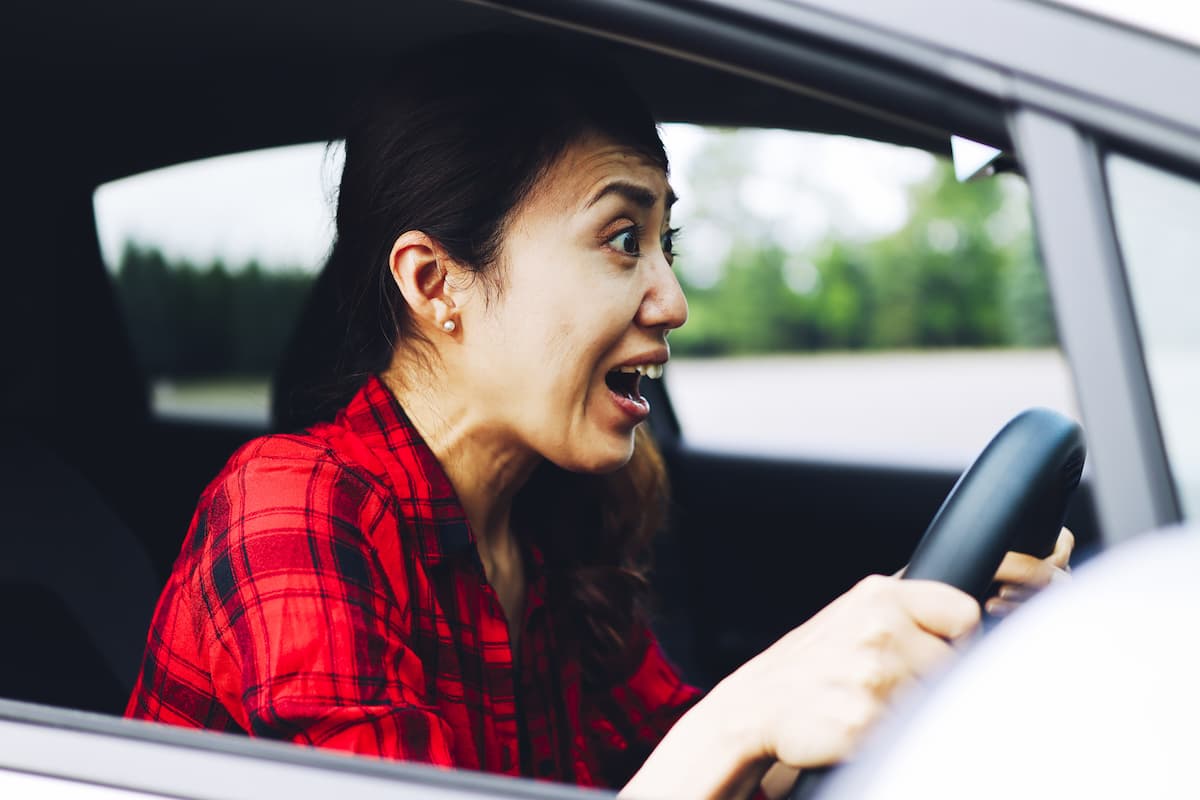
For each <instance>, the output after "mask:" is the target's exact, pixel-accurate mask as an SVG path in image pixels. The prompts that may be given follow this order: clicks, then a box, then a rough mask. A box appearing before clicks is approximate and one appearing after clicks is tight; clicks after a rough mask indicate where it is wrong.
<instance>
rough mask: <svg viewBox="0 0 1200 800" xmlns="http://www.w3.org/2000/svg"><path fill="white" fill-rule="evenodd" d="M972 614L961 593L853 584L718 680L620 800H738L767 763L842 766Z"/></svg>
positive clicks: (973, 621) (877, 579) (924, 584)
mask: <svg viewBox="0 0 1200 800" xmlns="http://www.w3.org/2000/svg"><path fill="white" fill-rule="evenodd" d="M979 614H980V611H979V604H978V603H976V602H975V600H974V599H973V598H972V597H970V596H969V595H967V594H965V593H963V592H960V591H959V590H957V589H954V588H952V587H950V586H947V585H945V584H940V583H935V582H932V581H917V580H914V581H902V580H899V579H897V578H891V577H884V576H881V575H872V576H870V577H868V578H864V579H863V580H862V581H860V582H859V583H858V584H857V585H855V586H854V587H853V588H852V589H850V591H848V592H846V593H845V594H844V595H842V596H841V597H839V598H838V599H837V600H835V601H833V602H832V603H830V604H829V605H828V606H826V607H825V608H824V609H822V610H821V611H820V612H819V613H818V614H816V615H815V616H814V617H813V618H812V619H810V620H809V621H808V622H806V623H804V624H803V625H801V626H800V627H798V628H796V629H795V630H793V631H791V632H790V633H788V634H786V635H785V636H784V637H783V638H781V639H780V640H779V641H777V642H776V643H775V644H773V645H771V646H770V647H769V648H767V649H766V650H764V651H763V652H762V653H760V654H759V655H757V656H755V657H754V658H753V659H751V660H750V661H748V662H746V664H744V665H743V666H742V667H741V668H740V669H738V670H737V671H736V672H734V673H733V674H732V675H730V676H729V677H727V678H726V679H725V680H723V681H721V683H719V684H718V685H717V686H716V687H715V688H714V689H713V690H712V691H711V692H709V693H708V695H707V696H706V697H705V698H704V699H703V700H701V701H700V702H699V703H698V704H697V705H696V706H695V707H694V708H692V710H691V711H689V712H688V713H687V714H685V715H684V716H683V717H682V718H681V719H680V720H679V722H678V723H676V724H675V726H674V727H673V728H672V729H671V730H670V732H669V733H668V734H667V736H666V738H665V739H663V741H662V743H661V744H660V745H659V746H658V748H657V749H655V751H654V752H653V753H652V754H651V755H650V758H649V759H647V761H646V763H645V765H644V766H643V767H642V769H641V770H640V771H639V772H638V774H637V775H636V776H634V778H633V780H632V781H631V782H630V783H629V784H628V785H627V786H626V787H625V791H624V792H623V793H622V794H623V795H624V796H629V797H744V796H745V795H746V794H748V793H749V791H750V789H752V788H753V787H755V786H757V785H758V782H759V781H760V780H761V779H762V777H763V774H764V773H765V772H766V770H767V768H768V767H769V766H770V765H771V764H772V763H773V762H775V761H779V762H782V763H783V764H786V765H788V766H791V767H797V768H801V769H803V768H806V767H814V766H819V765H824V764H831V763H834V762H837V761H840V760H842V759H844V758H845V757H846V756H847V755H849V754H850V753H851V752H852V751H853V750H854V749H855V747H856V746H857V745H858V743H859V740H860V739H861V737H862V736H863V734H864V733H865V732H866V731H867V730H868V729H869V728H870V727H871V725H872V723H874V722H875V720H876V719H878V718H879V716H880V715H881V714H882V713H883V712H884V710H885V709H886V708H887V707H888V706H889V704H890V703H891V701H892V699H893V698H894V696H895V694H896V692H897V691H898V690H900V689H901V688H902V687H904V686H906V685H907V684H910V683H912V682H913V681H914V680H917V679H919V678H921V677H922V676H924V675H927V674H928V673H929V672H930V671H931V670H932V669H934V668H935V667H936V666H937V665H938V664H940V663H941V662H942V661H943V660H945V659H946V658H947V657H948V656H949V655H950V654H951V653H952V652H953V649H952V646H951V643H952V642H953V641H954V640H956V639H959V638H961V637H963V636H965V635H966V634H968V633H970V632H971V631H972V630H974V629H975V627H976V626H977V625H978V623H979Z"/></svg>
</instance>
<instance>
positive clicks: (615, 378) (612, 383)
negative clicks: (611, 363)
mask: <svg viewBox="0 0 1200 800" xmlns="http://www.w3.org/2000/svg"><path fill="white" fill-rule="evenodd" d="M641 380H642V374H641V373H640V372H637V371H632V372H626V371H624V370H623V369H614V370H613V371H612V372H609V373H608V374H607V375H605V376H604V382H605V383H606V384H608V388H609V389H610V390H612V393H613V394H615V395H617V396H618V397H624V398H627V399H629V400H632V401H633V402H635V403H636V402H638V401H640V400H641V399H642V393H641V391H640V390H639V389H638V386H639V384H640V383H641Z"/></svg>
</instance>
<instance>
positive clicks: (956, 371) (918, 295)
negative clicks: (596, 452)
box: [664, 125, 1078, 468]
mask: <svg viewBox="0 0 1200 800" xmlns="http://www.w3.org/2000/svg"><path fill="white" fill-rule="evenodd" d="M664 138H665V140H666V144H667V148H668V153H669V155H670V156H671V159H672V166H671V169H672V173H671V179H672V184H673V185H674V187H675V189H676V192H677V193H678V194H679V196H680V201H679V203H678V204H677V206H676V208H675V211H674V214H673V223H675V224H678V225H679V226H680V227H681V229H682V230H681V233H680V235H679V237H678V242H677V247H676V250H677V252H678V258H677V259H676V268H677V272H678V275H679V277H680V281H681V282H682V283H683V285H684V288H685V290H686V292H687V296H688V300H689V305H690V318H689V320H688V323H687V324H686V325H685V326H684V327H683V328H681V329H680V330H678V331H674V332H672V334H671V347H672V356H671V363H670V365H669V366H668V368H667V371H666V381H667V387H668V390H669V393H670V397H671V401H672V405H673V407H674V409H675V411H676V415H677V416H678V418H679V421H680V427H681V430H682V434H683V436H684V438H685V440H686V441H688V442H689V443H690V444H692V445H696V446H700V447H704V448H712V449H720V450H731V451H738V452H754V453H763V454H768V453H770V454H783V455H788V456H800V457H814V458H822V459H825V458H829V459H834V460H856V461H862V460H864V459H867V460H872V461H879V462H890V463H896V464H902V465H914V464H915V465H927V466H936V467H945V466H951V467H957V468H961V467H963V466H965V465H966V464H967V463H969V461H970V459H971V458H972V457H973V456H974V455H975V454H976V453H977V452H978V451H979V449H980V448H981V447H982V446H983V445H984V444H986V442H987V441H988V439H989V438H990V437H991V436H992V435H993V434H994V433H995V432H996V431H997V430H998V429H999V428H1000V426H1001V425H1003V423H1004V422H1006V421H1007V420H1008V419H1009V418H1010V417H1012V416H1013V415H1015V414H1016V413H1018V412H1019V411H1021V410H1023V409H1025V408H1028V407H1030V406H1048V407H1051V408H1054V409H1057V410H1060V411H1063V412H1064V413H1067V414H1069V415H1071V416H1076V417H1077V416H1078V413H1077V412H1076V410H1075V408H1076V406H1075V402H1074V394H1073V390H1072V386H1071V382H1070V378H1069V375H1068V372H1067V369H1066V366H1065V362H1064V359H1063V357H1062V354H1061V352H1060V350H1059V348H1058V345H1057V338H1056V333H1055V327H1054V320H1053V317H1052V313H1051V306H1050V302H1049V297H1048V292H1047V288H1046V283H1045V279H1044V275H1043V272H1042V268H1041V265H1040V263H1039V261H1038V259H1037V256H1036V248H1035V246H1034V240H1033V233H1032V225H1031V222H1030V211H1029V201H1028V196H1027V192H1026V187H1025V184H1024V182H1023V180H1022V179H1021V178H1019V177H1017V176H1015V175H1000V176H996V177H991V178H986V179H982V180H979V181H973V182H970V183H959V182H958V181H957V180H956V179H955V177H954V171H953V167H952V165H951V163H950V162H949V160H948V159H946V158H942V157H939V156H934V155H931V154H930V153H927V152H925V151H922V150H916V149H911V148H905V147H899V146H896V145H891V144H883V143H880V142H874V141H867V140H862V139H854V138H850V137H845V136H834V135H824V134H815V133H797V132H789V131H776V130H750V129H745V130H722V129H712V128H699V127H694V126H687V125H667V126H664Z"/></svg>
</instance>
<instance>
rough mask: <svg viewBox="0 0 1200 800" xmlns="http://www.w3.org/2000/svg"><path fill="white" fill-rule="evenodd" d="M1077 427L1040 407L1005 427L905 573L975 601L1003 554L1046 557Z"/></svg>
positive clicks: (1079, 451) (814, 783)
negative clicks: (945, 584)
mask: <svg viewBox="0 0 1200 800" xmlns="http://www.w3.org/2000/svg"><path fill="white" fill-rule="evenodd" d="M1085 455H1086V449H1085V447H1084V442H1083V430H1082V429H1081V428H1080V427H1079V425H1078V424H1077V423H1076V422H1074V421H1073V420H1071V419H1068V418H1067V417H1064V416H1063V415H1062V414H1059V413H1057V412H1055V411H1050V410H1049V409H1045V408H1033V409H1029V410H1027V411H1023V412H1021V413H1020V414H1018V415H1017V416H1016V417H1014V418H1013V419H1012V420H1010V421H1009V422H1008V424H1006V425H1005V426H1004V427H1003V428H1001V429H1000V432H999V433H997V434H996V436H995V437H994V438H993V439H992V441H991V442H989V443H988V446H987V447H985V448H984V450H983V452H982V453H980V454H979V457H978V458H977V459H975V463H973V464H972V465H971V466H970V467H968V468H967V471H966V472H964V473H963V474H962V477H960V478H959V479H958V483H956V484H955V485H954V488H953V489H951V490H950V494H948V495H947V496H946V499H945V501H944V502H943V503H942V507H941V508H940V509H938V512H937V514H936V515H934V518H933V521H932V522H931V523H930V524H929V527H928V528H927V529H926V531H925V535H924V536H922V537H921V541H920V543H919V544H918V545H917V549H916V550H915V551H913V555H912V560H911V561H910V562H909V565H908V567H907V568H906V569H905V570H904V578H905V579H908V580H915V579H924V580H935V581H941V582H943V583H948V584H950V585H951V586H954V587H956V588H958V589H961V590H963V591H964V592H966V593H967V594H969V595H971V596H972V597H974V598H975V599H976V600H978V601H979V602H980V603H982V602H983V601H984V600H985V599H986V598H987V595H988V593H989V589H990V588H991V585H992V576H993V575H995V574H996V570H997V569H998V568H999V566H1000V562H1001V561H1002V560H1003V559H1004V554H1005V553H1007V552H1008V551H1009V550H1016V551H1018V552H1022V553H1028V554H1029V555H1032V556H1035V557H1037V558H1045V557H1046V556H1048V555H1050V553H1051V552H1053V550H1054V544H1055V542H1056V541H1057V540H1058V532H1059V530H1060V529H1061V528H1062V524H1063V519H1064V518H1065V516H1066V511H1067V503H1068V502H1069V501H1070V499H1071V496H1072V494H1073V493H1074V492H1075V488H1076V487H1077V486H1079V477H1080V475H1081V474H1082V472H1083V461H1084V458H1085ZM832 769H833V767H820V768H816V769H806V770H804V771H803V772H801V773H800V777H799V778H798V779H797V781H796V785H795V786H794V787H793V788H792V792H791V794H790V795H789V800H809V798H812V797H814V796H815V793H816V792H817V790H818V788H819V787H820V786H821V785H823V784H824V782H825V779H826V778H827V777H828V775H829V773H830V771H831V770H832Z"/></svg>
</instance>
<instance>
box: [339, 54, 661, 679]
mask: <svg viewBox="0 0 1200 800" xmlns="http://www.w3.org/2000/svg"><path fill="white" fill-rule="evenodd" d="M591 134H599V135H601V136H604V137H606V138H608V139H611V140H613V141H614V142H616V143H618V144H621V145H625V146H627V147H631V148H633V149H635V150H636V151H638V152H640V153H642V154H644V155H645V156H646V157H648V158H650V159H651V160H652V161H653V162H654V163H657V164H659V165H660V166H661V167H662V169H663V170H664V172H665V171H666V169H667V157H666V153H665V151H664V149H663V145H662V142H661V140H660V139H659V136H658V129H657V127H656V125H655V122H654V119H653V117H652V115H651V114H650V112H649V110H648V109H647V108H646V107H645V106H644V105H643V104H642V103H641V101H640V100H639V98H638V97H637V95H636V94H635V92H634V91H633V89H632V87H631V86H630V85H629V84H628V82H627V81H625V80H624V79H623V77H622V76H621V75H620V73H619V72H618V71H617V70H616V69H615V68H614V67H612V66H610V65H609V64H607V63H606V62H605V61H603V60H600V59H597V58H594V57H585V56H581V55H579V54H577V53H572V54H568V53H566V52H564V51H563V50H562V49H560V48H558V47H556V46H554V45H552V44H549V43H547V42H544V41H540V40H536V39H528V38H519V39H514V38H508V39H498V38H495V37H490V38H489V37H468V38H465V39H460V40H458V41H455V42H451V43H443V44H441V45H440V46H439V47H437V48H436V49H425V50H421V51H417V52H414V53H412V54H410V55H408V56H407V57H405V58H404V60H403V63H401V64H399V65H398V68H397V71H396V77H395V78H394V79H393V80H391V81H388V82H387V83H386V84H384V85H383V86H382V87H380V88H379V89H378V90H377V91H376V92H375V93H374V97H373V99H372V100H371V101H370V102H369V103H368V104H367V105H366V107H365V109H364V113H362V114H361V115H360V116H359V118H358V120H357V122H355V123H354V124H353V125H352V126H351V128H350V130H349V132H348V135H347V136H346V144H345V148H346V153H345V156H346V157H345V167H344V171H343V174H342V181H341V188H340V191H339V195H338V208H337V238H336V240H335V244H334V249H333V253H332V255H331V257H330V262H329V264H328V266H327V268H326V270H327V273H328V274H327V275H326V276H324V277H325V279H327V280H332V281H333V284H334V290H335V292H336V294H337V296H338V298H339V301H340V302H339V306H340V313H339V317H340V319H341V321H342V324H343V325H344V328H343V330H344V332H345V336H344V340H343V343H342V347H341V350H340V353H339V362H340V363H339V370H338V371H339V372H340V374H341V375H342V376H343V377H344V378H345V379H347V380H348V381H349V382H351V383H354V384H358V383H361V381H362V379H363V378H364V377H365V376H366V375H369V374H373V373H379V372H382V371H384V370H385V369H387V367H388V366H389V363H390V361H391V359H392V357H393V354H394V353H395V351H396V348H397V345H398V343H399V342H400V341H401V340H402V339H403V338H404V337H408V336H412V335H413V330H412V326H411V324H410V319H409V316H408V314H407V306H406V304H405V301H404V299H403V298H402V297H401V295H400V293H399V291H398V289H397V288H396V286H395V284H394V283H393V281H392V279H391V275H390V272H389V269H388V256H389V253H390V251H391V248H392V245H393V243H394V242H395V240H396V238H397V237H398V236H400V234H402V233H404V232H405V231H409V230H420V231H423V232H424V233H426V234H427V235H429V236H430V237H431V238H432V239H434V240H436V241H437V242H438V243H439V244H440V245H441V246H442V247H443V248H444V249H445V250H446V252H447V253H448V254H449V255H450V257H452V258H453V259H454V260H455V261H456V262H457V263H459V264H461V265H463V266H464V267H467V268H468V269H471V270H473V271H474V272H475V273H476V275H477V276H479V279H481V280H488V281H490V282H491V284H490V286H489V291H492V290H493V289H494V290H496V291H499V290H500V286H501V285H502V283H503V281H502V276H501V275H498V272H497V271H498V269H499V268H500V264H499V255H500V248H501V245H502V242H503V237H504V233H505V229H506V225H507V223H508V222H509V221H510V219H511V218H512V216H513V215H514V213H516V212H517V211H518V210H519V209H520V208H521V207H522V205H523V203H524V202H525V201H526V200H527V199H528V198H529V196H530V194H531V192H532V191H533V190H534V188H535V187H536V185H537V184H538V181H539V179H540V178H542V177H543V176H544V175H545V174H546V173H547V172H548V171H549V170H550V168H551V167H552V166H553V165H554V164H555V162H556V161H557V159H559V158H560V157H561V156H562V155H563V153H564V152H565V151H566V150H567V149H568V148H569V147H570V146H571V145H572V144H573V143H575V142H577V141H579V140H581V139H582V138H584V137H585V136H588V135H591ZM409 349H410V350H411V349H412V348H409ZM666 491H667V483H666V474H665V471H664V468H663V464H662V459H661V457H660V456H659V454H658V452H657V450H656V449H655V447H654V444H653V441H652V440H651V439H650V437H649V436H648V435H646V434H645V432H644V431H639V433H638V435H637V440H636V446H635V451H634V456H633V458H632V460H631V461H630V463H629V464H627V465H626V466H625V467H623V468H622V469H620V470H618V471H617V472H615V473H613V474H609V475H603V476H597V475H573V474H569V473H567V472H565V471H564V470H562V469H559V468H558V467H555V466H554V465H552V464H548V463H547V464H544V465H543V466H542V467H541V468H539V470H537V472H536V473H535V475H534V476H533V478H531V480H530V481H529V483H528V484H527V485H526V486H525V487H524V488H523V490H522V491H521V492H520V494H519V496H518V497H517V498H516V500H515V501H514V510H513V521H514V525H515V526H516V527H517V529H518V531H519V532H520V534H521V535H523V536H529V537H531V538H532V539H534V540H535V541H536V543H537V544H538V545H539V547H540V549H541V550H542V552H543V553H544V555H545V557H546V566H547V570H548V583H549V590H550V593H551V598H550V600H551V603H552V604H553V607H554V608H555V610H556V612H557V613H558V614H559V618H560V620H561V621H562V624H566V625H569V626H571V629H570V632H571V633H572V634H574V635H571V636H569V639H570V640H572V641H574V642H577V643H578V645H579V647H580V652H579V655H580V657H581V658H582V662H583V665H584V670H585V675H586V677H587V678H588V679H589V681H591V682H592V683H608V682H613V681H616V680H620V678H621V677H622V675H623V674H624V672H625V671H626V670H627V669H628V668H630V667H631V666H632V665H633V663H634V662H635V661H636V659H637V657H638V656H639V655H640V650H639V646H640V645H641V644H642V640H641V637H640V636H639V635H638V634H639V632H640V631H641V630H643V627H642V625H643V623H644V620H643V618H642V616H643V609H644V602H643V601H644V600H645V598H646V596H647V594H648V584H647V581H646V577H645V570H646V567H647V563H646V561H645V556H646V553H647V551H648V544H649V541H650V538H651V537H652V536H653V534H654V533H655V532H656V531H657V530H658V528H659V527H660V526H661V523H662V520H663V511H664V507H665V502H666V499H665V498H666ZM535 510H536V511H535Z"/></svg>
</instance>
